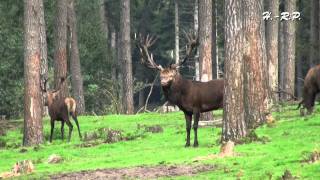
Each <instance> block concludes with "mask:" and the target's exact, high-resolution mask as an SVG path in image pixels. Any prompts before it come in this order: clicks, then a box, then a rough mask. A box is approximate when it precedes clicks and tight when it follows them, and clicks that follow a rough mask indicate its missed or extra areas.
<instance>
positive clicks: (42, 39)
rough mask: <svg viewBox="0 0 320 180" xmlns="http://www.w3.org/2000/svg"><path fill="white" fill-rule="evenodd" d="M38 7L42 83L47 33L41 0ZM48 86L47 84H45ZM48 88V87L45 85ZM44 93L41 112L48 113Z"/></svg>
mask: <svg viewBox="0 0 320 180" xmlns="http://www.w3.org/2000/svg"><path fill="white" fill-rule="evenodd" d="M39 5H40V7H39V12H40V14H39V22H40V26H39V27H40V48H41V68H40V77H41V84H42V85H44V80H45V79H47V78H48V48H47V34H46V22H45V20H44V7H43V1H42V0H41V1H40V4H39ZM47 86H48V84H47ZM46 88H49V87H46ZM45 98H46V97H45V93H42V114H43V115H44V116H46V115H48V107H47V106H45Z"/></svg>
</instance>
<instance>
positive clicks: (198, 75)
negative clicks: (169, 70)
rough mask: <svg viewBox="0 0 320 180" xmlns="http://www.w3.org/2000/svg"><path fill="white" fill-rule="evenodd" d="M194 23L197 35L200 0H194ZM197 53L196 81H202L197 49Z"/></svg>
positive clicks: (195, 61)
mask: <svg viewBox="0 0 320 180" xmlns="http://www.w3.org/2000/svg"><path fill="white" fill-rule="evenodd" d="M193 24H194V34H195V35H196V36H197V35H198V33H199V8H198V0H194V11H193ZM196 50H197V52H196V55H195V60H194V63H195V65H194V68H195V70H194V71H195V79H196V81H200V66H199V51H198V49H196Z"/></svg>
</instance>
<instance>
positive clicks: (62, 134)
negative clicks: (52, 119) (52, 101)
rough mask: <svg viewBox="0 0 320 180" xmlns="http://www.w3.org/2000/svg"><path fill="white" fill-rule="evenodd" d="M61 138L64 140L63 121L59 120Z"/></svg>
mask: <svg viewBox="0 0 320 180" xmlns="http://www.w3.org/2000/svg"><path fill="white" fill-rule="evenodd" d="M61 138H62V140H64V121H61Z"/></svg>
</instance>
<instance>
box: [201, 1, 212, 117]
mask: <svg viewBox="0 0 320 180" xmlns="http://www.w3.org/2000/svg"><path fill="white" fill-rule="evenodd" d="M198 4H199V5H198V7H199V43H200V45H199V62H200V63H199V65H200V80H201V81H202V82H207V81H210V80H212V54H211V49H212V48H211V47H212V0H199V1H198ZM200 120H213V116H212V112H207V113H202V114H201V116H200Z"/></svg>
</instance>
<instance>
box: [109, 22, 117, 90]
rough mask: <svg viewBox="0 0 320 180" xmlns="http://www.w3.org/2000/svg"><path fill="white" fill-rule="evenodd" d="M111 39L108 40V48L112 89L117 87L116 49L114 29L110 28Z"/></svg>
mask: <svg viewBox="0 0 320 180" xmlns="http://www.w3.org/2000/svg"><path fill="white" fill-rule="evenodd" d="M111 29H112V30H111V38H110V48H111V55H112V57H111V60H112V63H111V66H112V70H111V79H112V82H113V85H114V87H117V82H116V79H117V49H116V37H117V35H116V32H115V30H114V28H111Z"/></svg>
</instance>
